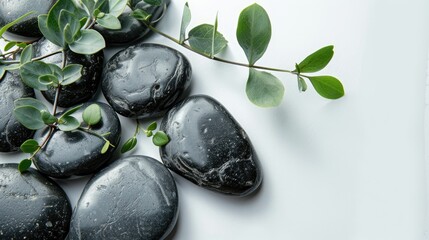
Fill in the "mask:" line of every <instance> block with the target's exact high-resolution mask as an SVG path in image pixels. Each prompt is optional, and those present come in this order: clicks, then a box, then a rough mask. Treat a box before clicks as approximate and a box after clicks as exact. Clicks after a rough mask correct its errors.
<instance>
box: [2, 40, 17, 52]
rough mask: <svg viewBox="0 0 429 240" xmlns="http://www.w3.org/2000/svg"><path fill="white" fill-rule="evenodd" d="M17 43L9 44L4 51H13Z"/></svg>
mask: <svg viewBox="0 0 429 240" xmlns="http://www.w3.org/2000/svg"><path fill="white" fill-rule="evenodd" d="M15 45H16V42H8V43H7V44H6V45H5V46H4V51H5V52H7V51H9V50H10V49H12V48H13V47H15Z"/></svg>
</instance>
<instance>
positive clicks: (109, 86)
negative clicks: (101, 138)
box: [101, 43, 192, 118]
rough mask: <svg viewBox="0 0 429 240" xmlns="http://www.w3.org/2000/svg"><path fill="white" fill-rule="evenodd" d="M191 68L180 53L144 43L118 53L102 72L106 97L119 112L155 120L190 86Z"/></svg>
mask: <svg viewBox="0 0 429 240" xmlns="http://www.w3.org/2000/svg"><path fill="white" fill-rule="evenodd" d="M191 74H192V70H191V65H190V63H189V61H188V60H187V59H186V57H185V56H184V55H183V54H181V53H180V52H178V51H176V50H174V49H172V48H169V47H166V46H163V45H158V44H148V43H141V44H138V45H134V46H131V47H128V48H127V49H124V50H122V51H120V52H118V53H117V54H116V55H114V56H113V57H112V58H111V59H110V60H109V61H108V62H107V64H106V66H105V68H104V70H103V78H102V79H103V80H102V82H101V87H102V90H103V94H104V96H105V97H106V99H107V101H108V102H109V103H110V105H111V106H112V107H113V109H115V111H116V112H118V113H119V114H121V115H123V116H125V117H133V118H146V117H155V116H159V115H161V114H163V113H164V112H165V111H166V110H168V109H169V108H170V107H172V106H173V105H174V104H175V103H176V102H177V101H178V100H179V99H180V98H181V97H182V96H183V95H185V94H184V93H185V92H186V90H187V89H188V87H189V85H190V83H191Z"/></svg>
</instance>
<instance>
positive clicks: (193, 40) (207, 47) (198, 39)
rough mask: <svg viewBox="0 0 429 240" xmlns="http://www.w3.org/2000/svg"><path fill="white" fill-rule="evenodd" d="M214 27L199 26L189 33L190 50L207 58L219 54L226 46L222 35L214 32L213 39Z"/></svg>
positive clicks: (207, 25)
mask: <svg viewBox="0 0 429 240" xmlns="http://www.w3.org/2000/svg"><path fill="white" fill-rule="evenodd" d="M213 31H214V26H213V25H210V24H201V25H199V26H197V27H195V28H193V29H192V30H191V31H189V45H191V47H192V49H194V50H196V51H198V52H200V53H203V54H205V55H208V56H214V55H215V54H217V53H219V52H221V51H222V50H223V49H224V48H225V47H226V46H227V44H228V41H226V39H225V38H224V37H223V35H222V34H221V33H219V32H217V31H216V36H215V38H214V39H213Z"/></svg>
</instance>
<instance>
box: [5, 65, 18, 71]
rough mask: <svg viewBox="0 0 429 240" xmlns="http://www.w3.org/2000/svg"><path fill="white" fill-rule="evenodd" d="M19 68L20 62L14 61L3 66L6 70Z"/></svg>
mask: <svg viewBox="0 0 429 240" xmlns="http://www.w3.org/2000/svg"><path fill="white" fill-rule="evenodd" d="M20 68H21V64H19V63H14V64H10V65H6V66H4V69H5V70H7V71H13V70H17V69H20Z"/></svg>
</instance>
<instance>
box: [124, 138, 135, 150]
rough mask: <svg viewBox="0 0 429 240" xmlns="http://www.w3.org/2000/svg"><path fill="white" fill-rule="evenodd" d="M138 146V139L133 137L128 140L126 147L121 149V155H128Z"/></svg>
mask: <svg viewBox="0 0 429 240" xmlns="http://www.w3.org/2000/svg"><path fill="white" fill-rule="evenodd" d="M136 145H137V138H136V137H132V138H130V139H128V140H127V141H126V142H125V143H124V145H123V146H122V148H121V153H126V152H128V151H131V150H133V149H134V147H135V146H136Z"/></svg>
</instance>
